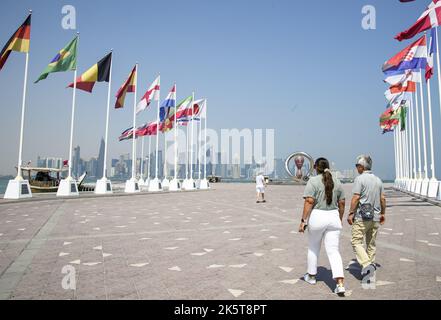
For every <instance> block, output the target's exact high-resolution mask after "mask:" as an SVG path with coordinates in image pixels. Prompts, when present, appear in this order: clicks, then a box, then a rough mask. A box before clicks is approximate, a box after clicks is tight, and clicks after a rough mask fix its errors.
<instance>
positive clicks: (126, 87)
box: [115, 66, 136, 109]
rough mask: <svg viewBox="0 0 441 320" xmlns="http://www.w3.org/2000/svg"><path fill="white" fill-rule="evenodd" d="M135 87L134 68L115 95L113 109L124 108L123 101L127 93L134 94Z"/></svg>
mask: <svg viewBox="0 0 441 320" xmlns="http://www.w3.org/2000/svg"><path fill="white" fill-rule="evenodd" d="M135 85H136V66H135V67H134V68H133V70H132V72H131V73H130V75H129V77H128V78H127V80H126V81H125V82H124V84H123V85H122V87H121V88H119V90H118V93H117V94H116V98H117V99H116V103H115V108H116V109H120V108H123V107H124V100H125V99H126V94H127V92H135Z"/></svg>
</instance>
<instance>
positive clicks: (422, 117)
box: [420, 81, 429, 180]
mask: <svg viewBox="0 0 441 320" xmlns="http://www.w3.org/2000/svg"><path fill="white" fill-rule="evenodd" d="M420 99H421V130H422V132H423V156H424V179H425V180H426V179H429V176H428V172H427V171H428V170H427V140H426V121H425V117H426V115H425V112H424V97H423V82H422V81H421V82H420Z"/></svg>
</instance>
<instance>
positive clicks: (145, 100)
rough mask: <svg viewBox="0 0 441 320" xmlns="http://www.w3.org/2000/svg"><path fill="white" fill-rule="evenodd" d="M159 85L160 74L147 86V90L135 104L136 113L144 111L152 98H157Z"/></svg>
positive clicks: (156, 99)
mask: <svg viewBox="0 0 441 320" xmlns="http://www.w3.org/2000/svg"><path fill="white" fill-rule="evenodd" d="M160 86H161V76H158V77H157V78H156V79H155V81H153V83H152V85H151V86H150V87H149V88H148V90H147V92H146V93H145V94H144V96H143V97H142V99H141V101H140V102H139V103H138V105H137V106H136V113H137V114H138V113H140V112H141V111H144V110H145V109H146V108H147V107H148V106H149V105H150V103H151V102H152V100H155V101H158V100H159V92H160Z"/></svg>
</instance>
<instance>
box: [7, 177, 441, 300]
mask: <svg viewBox="0 0 441 320" xmlns="http://www.w3.org/2000/svg"><path fill="white" fill-rule="evenodd" d="M212 187H213V189H212V190H210V191H199V192H188V193H184V192H183V193H167V194H142V195H136V196H120V197H106V198H93V197H85V198H80V199H72V200H71V199H69V200H66V199H65V200H56V199H54V200H39V201H25V202H15V203H14V202H13V203H5V202H0V298H1V299H440V298H441V236H440V232H441V208H440V207H437V206H434V205H432V204H429V203H427V202H424V201H421V200H417V199H413V198H412V197H411V196H409V195H406V194H402V193H398V192H396V191H393V190H392V189H391V188H390V186H389V188H387V200H388V211H387V223H386V224H385V225H384V226H383V227H382V228H381V230H380V231H381V232H380V234H379V237H378V241H377V247H378V251H377V262H378V263H379V264H380V265H381V267H380V268H379V270H378V272H377V283H376V289H375V290H373V289H370V290H366V289H363V288H362V286H361V283H360V277H359V269H358V267H357V265H356V264H352V265H351V267H350V268H349V270H348V271H346V280H347V281H346V288H347V290H348V292H347V295H346V298H341V297H338V296H336V295H335V294H333V293H332V290H333V288H334V283H333V281H332V280H331V272H330V268H329V263H328V260H327V257H326V254H325V252H324V248H323V250H322V255H321V258H320V262H319V265H321V266H322V267H320V269H319V274H318V280H319V281H318V283H317V285H316V286H311V285H308V284H306V283H305V282H304V281H302V280H299V278H300V277H301V276H302V275H303V274H304V272H305V270H306V246H307V237H306V236H305V235H302V234H298V233H297V227H298V222H299V220H300V216H301V210H302V206H303V201H302V199H301V194H302V191H303V187H302V186H269V187H268V190H267V198H268V202H267V203H266V204H256V203H255V194H254V186H253V185H251V184H214V185H212ZM344 188H345V190H346V192H347V195H348V196H349V192H350V189H351V185H345V186H344ZM340 247H341V253H342V256H343V260H344V263H345V265H348V264H349V263H350V261H351V259H353V257H354V256H353V253H352V248H351V245H350V228H349V226H348V225H347V223H346V222H345V224H344V231H343V235H342V238H341V246H340ZM66 266H71V267H66ZM63 268H65V270H64V271H66V272H67V274H63V273H62V270H63ZM73 273H74V278H72V277H70V279H71V280H72V279H75V283H73V284H75V287H76V289H75V290H66V289H63V286H62V282H63V278H64V277H66V276H69V275H72V274H73ZM71 284H72V282H71Z"/></svg>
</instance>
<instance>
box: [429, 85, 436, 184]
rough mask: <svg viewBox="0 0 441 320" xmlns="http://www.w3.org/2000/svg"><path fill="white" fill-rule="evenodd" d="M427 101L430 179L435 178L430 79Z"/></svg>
mask: <svg viewBox="0 0 441 320" xmlns="http://www.w3.org/2000/svg"><path fill="white" fill-rule="evenodd" d="M427 101H428V108H429V142H430V169H431V177H430V179H431V180H436V175H435V151H434V148H433V125H432V98H431V93H430V80H427Z"/></svg>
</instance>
